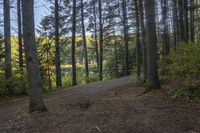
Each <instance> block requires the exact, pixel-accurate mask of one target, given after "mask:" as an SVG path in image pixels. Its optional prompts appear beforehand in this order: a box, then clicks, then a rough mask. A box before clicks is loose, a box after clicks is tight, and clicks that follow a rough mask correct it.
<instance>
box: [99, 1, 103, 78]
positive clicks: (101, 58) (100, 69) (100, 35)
mask: <svg viewBox="0 0 200 133" xmlns="http://www.w3.org/2000/svg"><path fill="white" fill-rule="evenodd" d="M99 80H101V81H102V80H103V22H102V3H101V0H99Z"/></svg>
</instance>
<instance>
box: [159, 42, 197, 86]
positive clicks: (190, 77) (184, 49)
mask: <svg viewBox="0 0 200 133" xmlns="http://www.w3.org/2000/svg"><path fill="white" fill-rule="evenodd" d="M163 70H165V75H167V76H169V77H170V79H172V80H181V81H184V82H187V83H188V84H193V85H198V84H199V83H200V45H198V44H181V45H180V47H179V48H178V49H177V51H176V52H171V54H170V55H169V57H168V60H167V63H166V66H165V67H163Z"/></svg>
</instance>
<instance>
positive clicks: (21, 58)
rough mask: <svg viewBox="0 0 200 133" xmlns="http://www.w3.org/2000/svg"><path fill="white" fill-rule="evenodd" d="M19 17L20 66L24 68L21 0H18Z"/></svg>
mask: <svg viewBox="0 0 200 133" xmlns="http://www.w3.org/2000/svg"><path fill="white" fill-rule="evenodd" d="M17 17H18V44H19V48H18V49H19V67H20V69H22V68H23V45H22V18H21V0H17Z"/></svg>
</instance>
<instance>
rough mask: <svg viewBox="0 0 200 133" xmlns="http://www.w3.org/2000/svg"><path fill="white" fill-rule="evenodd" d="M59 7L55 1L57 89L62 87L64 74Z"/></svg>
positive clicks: (56, 0)
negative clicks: (61, 55)
mask: <svg viewBox="0 0 200 133" xmlns="http://www.w3.org/2000/svg"><path fill="white" fill-rule="evenodd" d="M59 36H60V35H59V5H58V0H55V47H56V53H55V60H56V61H55V63H56V87H57V88H61V87H62V74H61V63H60V43H59Z"/></svg>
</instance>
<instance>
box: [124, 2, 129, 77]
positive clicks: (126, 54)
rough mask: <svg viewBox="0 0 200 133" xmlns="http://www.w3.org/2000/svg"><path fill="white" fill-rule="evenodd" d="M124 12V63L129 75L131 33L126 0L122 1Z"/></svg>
mask: <svg viewBox="0 0 200 133" xmlns="http://www.w3.org/2000/svg"><path fill="white" fill-rule="evenodd" d="M122 12H123V30H124V47H125V51H124V54H125V56H124V61H125V62H124V65H125V73H124V74H125V76H128V75H129V46H128V42H129V35H128V21H127V20H128V19H127V10H126V0H123V1H122Z"/></svg>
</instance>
